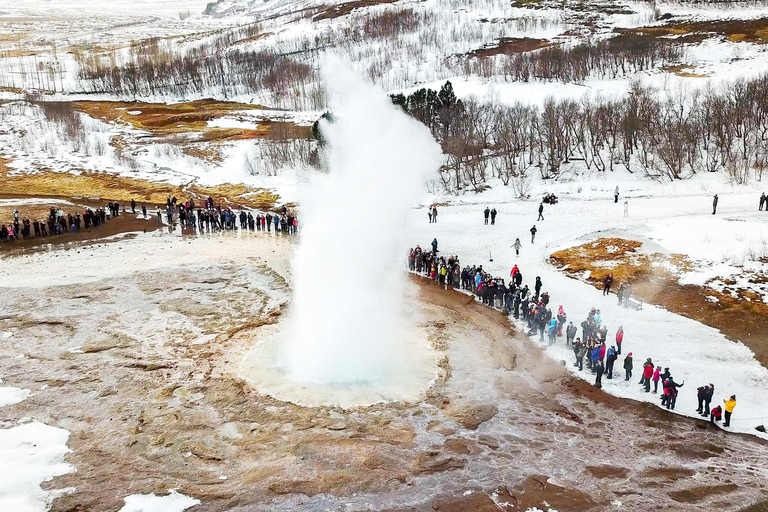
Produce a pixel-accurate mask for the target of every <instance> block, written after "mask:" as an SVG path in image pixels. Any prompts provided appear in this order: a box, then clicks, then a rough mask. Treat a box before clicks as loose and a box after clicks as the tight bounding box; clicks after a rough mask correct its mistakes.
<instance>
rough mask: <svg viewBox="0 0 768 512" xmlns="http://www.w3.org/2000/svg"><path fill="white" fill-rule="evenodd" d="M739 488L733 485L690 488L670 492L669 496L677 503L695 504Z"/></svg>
mask: <svg viewBox="0 0 768 512" xmlns="http://www.w3.org/2000/svg"><path fill="white" fill-rule="evenodd" d="M738 488H739V486H737V485H735V484H723V485H702V486H700V487H691V488H689V489H683V490H682V491H672V492H670V493H669V496H670V497H671V498H672V499H673V500H675V501H679V502H683V503H696V502H699V501H702V500H704V499H706V498H708V497H710V496H713V495H716V494H729V493H731V492H733V491H735V490H736V489H738Z"/></svg>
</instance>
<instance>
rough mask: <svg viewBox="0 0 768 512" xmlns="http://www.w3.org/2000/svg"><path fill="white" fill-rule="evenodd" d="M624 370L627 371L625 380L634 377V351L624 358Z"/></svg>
mask: <svg viewBox="0 0 768 512" xmlns="http://www.w3.org/2000/svg"><path fill="white" fill-rule="evenodd" d="M624 372H625V373H626V377H625V378H624V381H628V380H629V379H631V378H632V352H630V353H629V354H627V357H625V358H624Z"/></svg>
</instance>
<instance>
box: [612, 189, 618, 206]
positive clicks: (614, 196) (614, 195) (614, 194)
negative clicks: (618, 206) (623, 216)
mask: <svg viewBox="0 0 768 512" xmlns="http://www.w3.org/2000/svg"><path fill="white" fill-rule="evenodd" d="M613 202H614V203H618V202H619V186H618V185H616V190H614V191H613Z"/></svg>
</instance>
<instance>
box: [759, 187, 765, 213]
mask: <svg viewBox="0 0 768 512" xmlns="http://www.w3.org/2000/svg"><path fill="white" fill-rule="evenodd" d="M763 206H765V192H763V194H762V195H761V196H760V208H759V210H760V211H763Z"/></svg>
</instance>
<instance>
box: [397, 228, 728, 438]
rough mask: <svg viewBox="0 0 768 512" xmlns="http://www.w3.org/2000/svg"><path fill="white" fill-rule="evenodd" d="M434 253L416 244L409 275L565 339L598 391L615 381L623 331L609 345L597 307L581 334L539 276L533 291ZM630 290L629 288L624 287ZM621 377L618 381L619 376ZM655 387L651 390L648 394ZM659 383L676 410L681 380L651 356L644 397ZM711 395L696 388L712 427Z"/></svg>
mask: <svg viewBox="0 0 768 512" xmlns="http://www.w3.org/2000/svg"><path fill="white" fill-rule="evenodd" d="M431 246H432V250H431V251H429V250H426V251H425V250H423V249H422V248H421V247H420V246H419V245H417V246H416V247H414V248H412V249H410V251H409V253H408V268H409V270H410V271H411V272H415V273H418V274H422V275H424V276H426V277H428V278H430V279H432V280H434V281H435V282H436V283H437V284H439V285H440V286H443V287H445V288H446V289H448V288H453V289H455V290H463V291H465V292H466V293H471V294H473V295H474V296H475V297H476V298H477V299H478V300H480V301H482V303H483V304H486V305H488V306H490V307H494V308H497V309H501V310H502V311H504V312H505V313H507V314H509V315H512V316H513V317H514V318H515V319H516V320H518V321H521V322H524V323H525V325H527V327H528V332H527V334H528V335H529V336H538V338H539V340H540V341H541V342H545V341H546V342H547V343H548V344H549V345H554V344H556V343H558V341H560V340H562V338H563V337H564V338H565V340H564V341H565V345H566V346H567V347H569V348H571V349H572V350H573V354H574V358H575V362H574V366H575V367H577V368H578V370H579V371H585V369H584V366H585V363H586V371H590V372H592V374H593V375H594V378H595V382H594V386H595V387H597V388H601V387H602V379H603V376H605V378H606V379H613V378H614V375H613V372H614V366H615V364H616V363H617V361H618V359H619V356H620V355H621V354H622V345H623V343H624V328H623V326H621V325H620V326H619V327H618V328H617V330H616V334H615V337H614V338H613V342H611V343H610V345H609V342H608V328H607V326H606V325H605V324H604V322H603V318H602V314H601V312H600V309H598V308H592V309H591V310H590V311H589V313H588V315H587V318H586V319H584V320H583V321H582V322H581V323H580V327H581V336H580V337H579V336H577V335H578V328H577V327H576V326H575V325H574V324H573V322H572V321H568V315H567V314H566V312H565V309H564V308H563V306H562V305H559V306H558V307H557V310H556V312H555V311H553V309H554V307H553V306H550V303H551V298H550V296H549V293H547V292H546V291H544V290H543V282H542V280H541V277H540V276H536V278H535V280H534V284H533V289H531V288H529V286H528V284H523V273H522V271H521V270H520V268H519V267H518V266H517V265H514V266H513V267H512V269H511V271H510V274H509V278H506V277H503V278H502V277H500V276H494V275H492V274H491V273H490V272H488V271H487V270H485V269H483V266H482V265H478V266H475V265H471V266H470V265H465V266H463V267H462V266H461V264H460V262H459V258H458V256H441V255H438V248H437V247H438V244H437V239H434V240H433V241H432V244H431ZM612 282H613V276H612V275H610V279H608V278H606V282H605V283H604V284H605V289H606V290H604V291H605V293H606V294H607V293H608V291H610V285H611V284H612ZM627 286H628V285H627ZM623 300H628V295H626V291H625V290H622V293H621V294H619V303H620V304H621V302H622V301H623ZM622 366H623V369H624V380H625V381H629V380H630V379H632V374H633V371H634V360H633V354H632V352H629V353H628V354H627V355H626V356H625V357H624V358H623V361H622ZM619 378H620V377H619ZM651 383H653V391H651ZM659 383H661V387H662V391H661V405H662V407H666V408H667V409H670V410H674V409H675V406H676V404H677V396H678V389H679V388H681V387H683V385H684V384H685V381H682V382H680V383H678V382H676V381H675V379H674V378H673V376H672V374H671V372H670V369H669V368H668V367H667V368H664V369H663V370H662V366H661V365H656V364H655V363H654V362H653V361H652V359H651V358H647V359H646V361H645V362H644V363H643V366H642V372H641V375H640V381H639V383H638V384H639V385H640V386H641V389H642V390H644V391H645V392H646V393H652V394H658V393H659ZM713 395H714V385H713V384H709V385H707V386H702V387H700V388H699V408H698V410H697V412H698V413H699V414H700V415H701V416H703V417H709V420H710V423H712V424H715V422H716V421H720V418H721V416H723V409H722V407H721V406H719V405H718V406H717V407H714V408H713V409H711V410H710V402H711V400H712V397H713ZM723 402H724V407H725V413H724V416H725V422H724V424H723V426H725V427H727V426H729V425H730V419H731V413H732V412H733V410H734V407H735V406H736V396H735V395H732V396H731V397H730V398H728V399H727V400H724V401H723Z"/></svg>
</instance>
